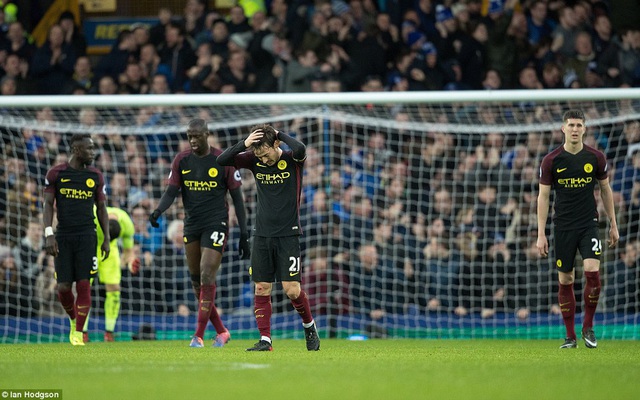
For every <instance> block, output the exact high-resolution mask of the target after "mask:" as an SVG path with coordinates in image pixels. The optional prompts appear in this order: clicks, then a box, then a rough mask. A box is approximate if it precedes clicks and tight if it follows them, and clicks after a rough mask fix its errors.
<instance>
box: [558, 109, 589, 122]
mask: <svg viewBox="0 0 640 400" xmlns="http://www.w3.org/2000/svg"><path fill="white" fill-rule="evenodd" d="M569 119H581V120H583V121H584V113H583V112H582V110H569V111H567V112H565V113H564V115H563V116H562V122H567V120H569Z"/></svg>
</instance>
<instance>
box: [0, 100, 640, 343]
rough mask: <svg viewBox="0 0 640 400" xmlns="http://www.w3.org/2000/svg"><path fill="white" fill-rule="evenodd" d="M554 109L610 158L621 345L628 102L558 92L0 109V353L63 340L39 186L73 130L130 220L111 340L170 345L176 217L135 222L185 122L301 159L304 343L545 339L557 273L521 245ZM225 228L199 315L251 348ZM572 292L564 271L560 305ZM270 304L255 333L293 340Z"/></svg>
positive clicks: (613, 317) (637, 310) (240, 274)
mask: <svg viewBox="0 0 640 400" xmlns="http://www.w3.org/2000/svg"><path fill="white" fill-rule="evenodd" d="M573 108H579V109H582V110H583V111H584V112H585V115H586V124H587V135H586V136H585V141H586V142H587V143H588V144H589V145H591V146H594V147H597V148H599V149H601V150H602V151H603V152H605V154H606V156H607V159H608V161H609V179H610V182H611V185H612V188H613V191H614V197H615V202H616V213H617V218H618V225H619V229H620V234H621V239H622V240H621V243H620V245H619V246H617V247H616V248H615V249H606V250H605V252H604V255H603V259H602V267H601V276H602V283H603V288H602V295H601V297H600V303H599V306H598V313H597V316H596V324H597V325H598V328H597V329H600V331H599V336H600V337H603V338H610V339H614V338H615V339H638V338H639V333H638V332H640V329H638V326H639V325H640V317H639V315H640V277H639V275H640V272H639V271H638V269H639V267H638V263H639V261H638V254H640V245H639V244H638V243H639V240H640V233H639V222H638V221H640V151H638V150H640V89H598V90H589V89H577V90H539V91H517V90H506V91H466V92H464V91H462V92H454V91H451V92H372V93H355V92H354V93H300V94H298V93H296V94H293V93H287V94H234V95H157V96H152V95H138V96H129V95H113V96H12V97H0V136H1V138H2V153H1V157H2V164H1V165H2V174H0V268H1V271H0V304H2V305H1V306H0V321H1V322H0V326H1V327H2V328H0V329H1V330H2V331H3V332H2V333H3V335H2V337H3V339H2V341H4V342H23V341H28V342H49V341H63V340H65V337H66V336H65V332H67V330H68V323H67V322H66V318H65V315H64V313H63V312H62V310H61V308H60V306H59V305H58V304H57V299H56V296H55V279H54V277H53V272H52V261H51V258H50V257H48V256H45V255H44V254H43V252H42V229H43V228H42V226H41V221H42V218H41V212H42V189H43V182H44V173H46V171H47V170H48V168H50V167H51V166H52V165H54V164H55V163H58V162H64V161H65V160H66V159H68V140H69V138H70V136H71V135H72V134H74V133H90V134H91V135H92V137H93V138H94V141H95V143H96V145H97V153H98V157H97V159H96V166H97V167H98V168H99V169H101V170H102V172H103V174H104V175H105V181H106V186H107V190H108V202H109V205H110V206H116V207H121V208H123V209H125V210H126V211H127V212H128V213H129V214H130V215H131V216H132V218H133V220H134V224H135V226H136V247H135V249H136V252H137V254H138V255H139V256H140V257H141V259H142V267H141V272H140V274H139V275H137V276H132V275H130V274H129V273H128V271H126V270H124V271H123V280H122V295H121V302H122V305H121V312H120V318H119V320H118V324H117V326H116V331H117V337H118V338H120V339H121V340H126V339H129V338H131V337H132V336H133V335H134V334H135V333H136V332H138V330H139V329H140V327H141V326H143V325H152V326H153V327H154V329H155V330H156V331H157V336H158V337H159V338H162V339H184V340H186V339H188V338H189V336H190V335H191V334H192V333H193V330H194V329H195V317H196V311H195V310H196V306H197V304H196V300H195V296H194V295H193V293H192V291H191V285H190V277H189V274H188V271H187V268H186V260H185V259H184V255H183V253H182V251H181V250H180V243H181V240H180V237H179V231H180V229H179V222H174V221H181V220H182V218H183V215H184V210H183V208H182V205H181V200H180V199H176V201H175V202H174V204H173V205H172V207H171V208H170V209H169V210H167V212H166V213H165V215H163V218H162V219H161V221H160V222H161V228H159V229H154V228H151V227H150V226H149V224H148V222H147V216H148V213H149V212H151V211H152V210H153V209H154V208H155V206H156V204H157V202H158V200H159V198H160V196H161V195H162V192H163V191H164V189H165V187H166V178H167V175H168V171H169V167H170V162H171V160H172V159H173V157H174V156H175V155H176V154H177V153H178V152H179V151H180V150H182V149H185V148H188V145H187V142H186V135H185V131H186V126H187V123H188V121H189V120H190V119H192V118H203V119H205V120H206V121H207V122H208V124H209V128H210V130H211V132H212V133H213V135H212V138H211V143H212V145H214V146H217V147H221V148H226V147H228V146H231V145H233V144H235V143H236V142H238V141H239V140H242V139H243V138H245V137H246V136H247V135H248V133H249V128H250V127H251V126H252V125H255V124H259V123H269V124H272V125H274V126H275V127H276V128H277V129H279V130H283V131H287V132H290V133H292V134H294V135H295V136H296V137H297V138H299V139H300V140H302V141H303V142H304V143H305V144H306V145H307V160H306V162H305V169H304V173H305V175H304V179H303V182H302V184H303V187H302V199H301V209H300V218H301V222H302V227H303V232H304V234H303V236H302V237H301V249H302V263H303V280H302V287H303V289H304V290H305V291H306V292H307V293H308V295H309V298H310V300H311V303H312V311H313V313H314V316H315V317H316V320H317V321H318V325H319V329H320V331H321V334H322V335H325V336H329V337H349V336H352V335H365V336H368V337H399V338H403V337H425V338H431V337H451V338H456V337H477V338H496V337H522V338H560V337H562V334H563V329H564V328H563V325H562V318H561V316H560V315H559V314H558V307H557V300H556V297H557V296H556V294H557V277H556V272H555V270H554V268H553V266H552V265H551V263H550V260H551V258H549V259H546V258H545V259H541V258H539V257H537V254H536V251H535V240H536V236H535V235H536V232H537V221H536V196H537V185H538V181H537V176H538V167H539V164H540V161H541V159H542V157H543V156H544V155H545V154H547V153H548V152H549V151H550V149H552V148H554V147H557V146H558V145H560V144H561V143H562V139H563V136H562V133H561V131H560V126H561V124H562V114H563V112H564V111H566V110H568V109H573ZM242 178H243V186H242V187H243V192H244V196H245V201H246V205H247V211H248V217H249V224H250V225H252V224H253V221H254V219H253V218H254V210H255V196H256V192H255V186H254V184H253V178H252V176H251V175H250V174H249V173H247V172H246V171H242ZM596 197H597V198H598V197H599V196H596ZM600 203H601V202H599V209H600V214H601V224H600V226H601V237H602V239H603V243H605V239H606V235H607V229H608V225H607V221H606V217H605V214H604V211H603V208H602V204H600ZM229 204H230V205H232V203H231V202H230V201H229ZM230 215H231V220H232V222H231V225H232V229H231V232H230V234H231V238H230V240H229V241H228V243H227V248H226V251H225V253H224V257H223V262H222V266H221V268H220V271H219V272H218V282H217V287H218V289H217V296H216V305H217V306H218V307H219V308H220V310H221V313H222V315H223V320H224V321H225V323H226V324H227V325H228V327H229V328H230V330H232V334H233V335H234V337H238V338H243V337H246V338H253V337H255V335H257V330H256V327H255V322H254V320H253V303H252V301H253V295H252V291H253V288H252V286H251V282H250V279H249V275H248V269H249V263H248V261H243V260H240V259H239V257H238V252H237V242H238V229H237V227H236V226H235V225H234V222H233V220H234V213H233V210H232V209H231V210H230ZM550 226H551V225H550V224H548V226H547V229H548V230H549V227H550ZM552 239H553V238H552V237H550V240H552ZM551 247H552V250H553V245H552V246H551ZM577 265H580V261H578V264H577ZM582 286H583V277H582V269H581V268H577V277H576V296H577V298H578V311H580V308H581V304H582ZM104 294H105V293H104V286H103V285H100V284H98V283H97V282H96V283H94V288H93V307H92V315H91V318H90V321H91V322H90V327H89V328H90V331H91V333H92V334H93V335H94V336H95V335H97V334H98V333H99V332H101V331H102V330H104V315H103V314H104V312H103V307H104ZM273 304H274V317H273V331H274V335H275V336H277V337H296V338H301V337H302V329H299V324H300V321H299V317H298V316H297V315H296V314H295V312H293V311H292V308H291V305H290V303H289V302H288V300H287V299H286V297H285V296H284V295H283V294H282V290H281V288H280V287H279V285H278V284H276V285H275V290H274V295H273ZM577 323H578V324H580V323H581V320H580V317H578V320H577ZM207 332H208V333H207V337H206V338H207V339H208V338H209V337H210V336H212V335H213V330H208V331H207ZM95 337H96V338H98V337H101V336H95Z"/></svg>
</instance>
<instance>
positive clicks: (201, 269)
mask: <svg viewBox="0 0 640 400" xmlns="http://www.w3.org/2000/svg"><path fill="white" fill-rule="evenodd" d="M208 136H209V128H208V127H207V123H206V122H205V121H204V120H203V119H199V118H198V119H193V120H191V121H190V122H189V125H188V127H187V140H188V141H189V145H190V147H191V149H190V150H185V151H183V152H181V153H179V154H178V155H177V156H176V157H175V158H174V160H173V162H172V163H171V172H170V173H169V186H168V187H167V189H166V190H165V192H164V194H163V195H162V197H161V198H160V202H159V204H158V208H157V209H156V210H154V211H153V213H151V215H150V216H149V222H150V223H151V225H152V226H153V227H155V228H157V227H158V226H159V224H158V218H160V216H161V215H162V213H163V212H165V211H166V210H167V209H168V208H169V207H170V206H171V204H172V203H173V201H174V200H175V198H176V197H177V196H178V193H179V192H181V193H182V203H183V204H184V210H185V215H186V217H185V221H184V243H185V252H186V256H187V265H188V266H189V273H190V275H191V284H192V286H193V290H194V292H195V295H196V298H197V299H199V304H198V320H197V327H196V332H195V334H194V335H193V338H192V340H191V343H190V346H191V347H204V332H205V330H206V328H207V325H208V323H209V321H211V323H212V324H213V326H214V328H215V330H216V333H217V335H216V337H215V339H214V342H213V345H214V347H222V346H224V345H225V344H226V343H227V342H228V341H229V339H230V338H231V334H230V333H229V331H228V330H227V328H226V327H225V326H224V323H223V322H222V319H221V318H220V315H219V314H218V310H217V309H216V307H215V305H214V300H215V296H216V274H217V272H218V269H219V268H220V263H221V261H222V252H223V251H224V249H225V246H226V244H227V237H228V236H229V212H228V207H227V191H228V192H229V193H230V194H231V198H232V199H233V204H234V206H235V210H236V216H237V217H238V224H239V225H240V245H239V251H240V256H241V258H242V259H248V258H249V257H250V249H249V239H248V238H249V236H248V234H247V217H246V213H245V209H244V200H243V199H242V192H241V189H240V186H241V181H240V173H239V172H238V171H236V169H235V168H233V167H221V166H220V164H218V162H217V161H216V157H217V156H218V155H219V154H220V153H221V152H222V151H221V150H220V149H216V148H213V147H211V146H210V145H209V142H208V140H207V138H208Z"/></svg>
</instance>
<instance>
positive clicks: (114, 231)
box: [109, 219, 122, 240]
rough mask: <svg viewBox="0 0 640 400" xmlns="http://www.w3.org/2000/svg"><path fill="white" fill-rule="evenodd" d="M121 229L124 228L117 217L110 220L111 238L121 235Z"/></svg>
mask: <svg viewBox="0 0 640 400" xmlns="http://www.w3.org/2000/svg"><path fill="white" fill-rule="evenodd" d="M121 231H122V228H121V227H120V223H119V222H118V221H116V220H115V219H110V220H109V237H110V238H111V240H113V239H115V238H117V237H118V236H120V232H121Z"/></svg>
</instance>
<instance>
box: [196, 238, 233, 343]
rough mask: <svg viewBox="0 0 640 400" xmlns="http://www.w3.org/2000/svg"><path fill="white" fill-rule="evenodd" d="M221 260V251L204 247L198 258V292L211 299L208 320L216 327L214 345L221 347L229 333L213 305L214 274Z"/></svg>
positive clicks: (214, 291) (227, 339)
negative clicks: (199, 286)
mask: <svg viewBox="0 0 640 400" xmlns="http://www.w3.org/2000/svg"><path fill="white" fill-rule="evenodd" d="M221 262H222V253H221V252H220V251H217V250H214V249H209V248H206V247H203V248H202V259H201V260H200V271H201V272H200V283H201V285H202V286H201V289H200V293H201V296H202V298H205V296H206V298H207V299H210V300H211V303H210V304H211V307H210V309H211V311H210V314H209V320H210V321H211V323H212V324H213V327H214V328H215V329H216V339H215V341H214V346H215V347H222V346H224V345H225V344H226V343H227V342H228V341H229V338H230V337H231V335H230V334H229V331H228V330H227V328H226V327H225V326H224V323H223V322H222V319H221V318H220V314H218V309H217V308H216V305H215V298H216V275H217V273H218V269H219V268H220V263H221Z"/></svg>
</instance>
